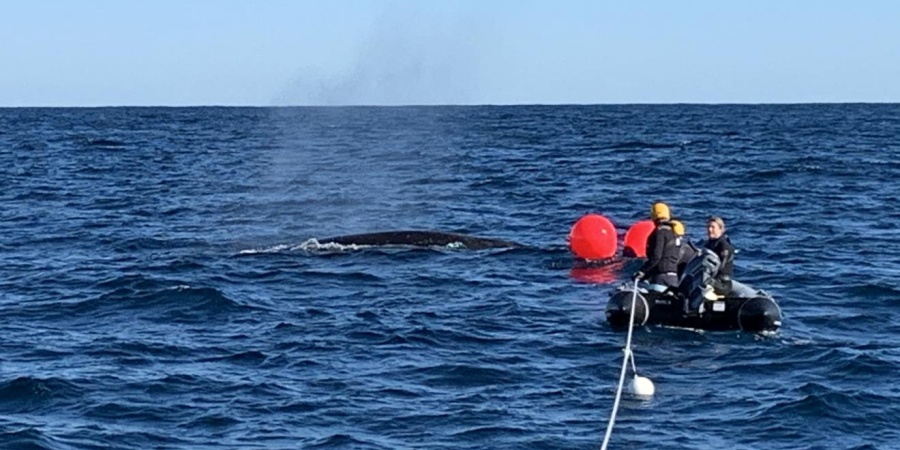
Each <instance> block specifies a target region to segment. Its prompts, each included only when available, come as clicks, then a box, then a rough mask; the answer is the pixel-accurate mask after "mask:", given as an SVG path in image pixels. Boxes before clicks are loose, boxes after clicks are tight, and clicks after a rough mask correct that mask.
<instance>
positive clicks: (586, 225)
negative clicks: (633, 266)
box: [569, 214, 618, 260]
mask: <svg viewBox="0 0 900 450" xmlns="http://www.w3.org/2000/svg"><path fill="white" fill-rule="evenodd" d="M617 240H618V239H617V238H616V227H615V226H613V224H612V222H610V221H609V219H607V218H606V217H603V216H601V215H599V214H588V215H586V216H584V217H582V218H581V219H578V222H575V225H574V226H572V231H571V232H569V248H570V249H572V253H575V255H577V256H578V257H579V258H584V259H590V260H599V259H606V258H612V257H613V256H614V255H615V254H616V250H617V248H618V242H616V241H617Z"/></svg>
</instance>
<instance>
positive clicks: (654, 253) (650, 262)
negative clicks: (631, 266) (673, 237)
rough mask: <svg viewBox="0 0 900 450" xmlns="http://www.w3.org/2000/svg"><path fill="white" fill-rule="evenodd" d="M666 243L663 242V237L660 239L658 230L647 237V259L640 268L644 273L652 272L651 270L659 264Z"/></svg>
mask: <svg viewBox="0 0 900 450" xmlns="http://www.w3.org/2000/svg"><path fill="white" fill-rule="evenodd" d="M664 244H665V242H663V239H659V233H656V232H654V233H653V234H651V235H650V238H649V239H647V261H644V265H643V266H641V270H640V271H641V272H643V273H644V275H646V274H648V273H650V271H651V270H653V269H655V268H656V266H658V265H659V260H661V259H662V255H663V247H664Z"/></svg>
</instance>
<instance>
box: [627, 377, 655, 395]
mask: <svg viewBox="0 0 900 450" xmlns="http://www.w3.org/2000/svg"><path fill="white" fill-rule="evenodd" d="M628 390H629V391H630V392H631V393H632V394H634V395H638V396H641V397H652V396H653V393H654V392H656V387H654V386H653V382H652V381H650V379H649V378H646V377H642V376H639V375H635V376H634V379H633V380H631V384H630V385H628Z"/></svg>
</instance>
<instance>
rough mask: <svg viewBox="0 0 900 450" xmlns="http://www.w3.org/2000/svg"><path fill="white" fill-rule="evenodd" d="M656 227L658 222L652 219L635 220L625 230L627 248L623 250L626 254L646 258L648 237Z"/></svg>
mask: <svg viewBox="0 0 900 450" xmlns="http://www.w3.org/2000/svg"><path fill="white" fill-rule="evenodd" d="M655 229H656V224H655V223H653V221H652V220H641V221H639V222H635V224H634V225H632V226H631V228H629V229H628V231H627V232H625V249H624V250H622V254H623V255H624V256H630V257H638V258H645V257H646V256H647V238H649V237H650V233H653V230H655Z"/></svg>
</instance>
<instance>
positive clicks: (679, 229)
mask: <svg viewBox="0 0 900 450" xmlns="http://www.w3.org/2000/svg"><path fill="white" fill-rule="evenodd" d="M684 231H685V230H684V224H683V223H681V221H680V220H673V221H672V232H673V233H675V236H678V237H682V236H684Z"/></svg>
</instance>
